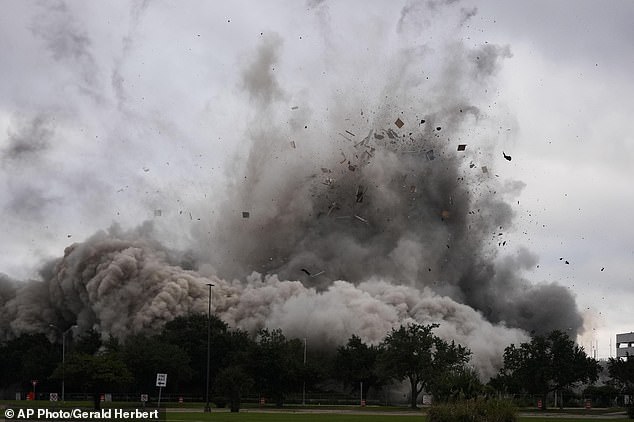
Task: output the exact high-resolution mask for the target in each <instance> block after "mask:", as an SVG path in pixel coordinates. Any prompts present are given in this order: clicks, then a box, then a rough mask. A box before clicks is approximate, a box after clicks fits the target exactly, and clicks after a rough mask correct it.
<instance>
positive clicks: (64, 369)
mask: <svg viewBox="0 0 634 422" xmlns="http://www.w3.org/2000/svg"><path fill="white" fill-rule="evenodd" d="M48 326H49V327H52V328H55V329H56V330H58V331H61V332H62V402H63V403H65V402H66V391H65V390H66V334H68V333H69V332H70V330H72V329H73V328H76V327H77V325H71V326H70V327H69V328H68V329H67V330H66V331H62V330H61V329H60V328H59V327H58V326H57V325H55V324H48Z"/></svg>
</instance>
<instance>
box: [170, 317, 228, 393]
mask: <svg viewBox="0 0 634 422" xmlns="http://www.w3.org/2000/svg"><path fill="white" fill-rule="evenodd" d="M209 323H210V325H211V342H210V343H211V357H210V367H209V372H210V377H211V379H212V380H213V379H214V378H215V376H216V375H217V374H218V372H219V371H220V369H221V368H223V367H224V366H226V365H224V360H225V358H226V357H227V356H229V355H231V354H232V352H233V350H232V349H231V344H230V340H229V338H228V334H227V333H228V330H227V324H226V323H225V322H224V321H222V320H221V319H219V318H218V317H216V316H214V315H212V316H211V321H209ZM207 324H208V321H207V314H189V315H183V316H180V317H177V318H175V319H173V320H172V321H170V322H168V323H166V324H165V326H164V327H163V330H162V332H161V334H160V337H159V338H160V340H161V341H164V342H165V343H169V344H173V345H176V346H178V347H180V348H181V349H182V350H184V351H185V353H186V354H187V356H188V357H189V366H190V368H191V370H192V377H191V380H190V381H189V382H188V383H187V384H186V383H184V382H183V387H186V386H188V387H189V388H188V390H189V391H190V392H193V393H198V394H200V392H204V391H205V390H206V385H207V384H206V382H207V376H206V374H207ZM211 385H212V386H213V382H212V383H211Z"/></svg>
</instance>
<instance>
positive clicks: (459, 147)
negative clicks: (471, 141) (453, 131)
mask: <svg viewBox="0 0 634 422" xmlns="http://www.w3.org/2000/svg"><path fill="white" fill-rule="evenodd" d="M466 148H467V144H460V145H458V151H464V150H465V149H466Z"/></svg>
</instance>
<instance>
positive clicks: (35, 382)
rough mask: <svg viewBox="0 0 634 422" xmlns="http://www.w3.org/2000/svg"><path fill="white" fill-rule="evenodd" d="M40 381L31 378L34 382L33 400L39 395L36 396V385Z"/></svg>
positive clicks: (32, 382)
mask: <svg viewBox="0 0 634 422" xmlns="http://www.w3.org/2000/svg"><path fill="white" fill-rule="evenodd" d="M38 382H39V381H38V380H31V384H33V400H36V399H37V397H36V396H35V386H36V385H37V383H38Z"/></svg>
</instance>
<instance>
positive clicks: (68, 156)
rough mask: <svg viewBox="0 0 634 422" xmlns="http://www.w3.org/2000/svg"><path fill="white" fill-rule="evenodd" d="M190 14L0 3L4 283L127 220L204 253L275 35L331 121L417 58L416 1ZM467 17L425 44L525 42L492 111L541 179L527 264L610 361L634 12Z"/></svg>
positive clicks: (628, 262)
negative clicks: (199, 233)
mask: <svg viewBox="0 0 634 422" xmlns="http://www.w3.org/2000/svg"><path fill="white" fill-rule="evenodd" d="M438 3H439V5H440V2H438ZM186 4H187V6H188V7H187V8H184V7H183V3H182V2H168V1H147V0H146V1H130V2H126V1H118V2H108V3H105V2H80V1H74V2H63V1H46V2H35V1H17V0H16V1H8V0H0V7H1V8H2V13H0V69H2V72H1V76H2V77H1V78H0V207H1V208H2V216H3V218H2V219H1V220H0V272H3V273H6V274H8V275H10V276H11V277H13V278H17V279H22V280H26V279H29V278H37V269H38V267H39V265H41V263H42V262H43V261H45V260H47V259H50V258H52V257H57V256H60V255H62V254H63V251H64V248H65V247H66V246H68V245H69V244H70V243H72V242H75V241H81V240H83V239H85V238H86V237H88V236H90V235H91V234H93V233H94V232H95V231H97V230H99V229H104V228H107V227H109V226H110V225H111V224H113V223H115V222H116V223H119V224H121V225H122V226H124V227H134V226H136V225H138V224H140V223H141V222H143V221H144V220H147V219H153V220H155V221H156V222H157V225H159V228H161V229H162V230H163V232H164V233H166V235H165V238H168V239H169V242H168V243H169V246H170V247H173V248H177V249H178V248H187V247H188V242H189V241H190V240H191V239H189V235H188V233H189V232H190V230H192V227H191V224H193V223H192V222H195V221H198V219H199V218H200V219H203V220H204V219H211V218H213V212H214V207H215V206H216V205H217V204H218V203H219V202H220V201H222V197H223V195H224V189H225V186H226V184H227V181H228V180H229V179H230V178H231V176H232V174H233V172H234V169H235V168H236V167H235V166H236V164H235V163H236V162H238V163H239V162H240V159H241V157H242V158H243V157H244V154H246V151H245V149H246V148H245V147H244V144H243V138H244V134H245V133H248V131H249V128H248V121H249V119H248V115H249V107H248V105H249V98H248V97H247V96H246V95H245V94H244V92H243V90H242V89H241V86H240V84H241V79H240V69H242V68H244V66H245V64H246V63H247V62H248V61H249V59H250V58H251V57H252V56H253V54H254V51H255V50H256V48H257V46H258V45H259V43H260V42H261V41H262V38H263V37H277V39H278V40H279V43H281V44H282V47H281V51H282V57H281V58H280V60H279V63H280V66H279V68H276V69H275V70H274V71H275V72H277V75H278V79H279V80H280V81H282V82H281V84H282V85H283V86H282V87H281V88H280V92H283V94H281V95H282V96H283V100H284V101H286V103H287V104H288V106H289V108H290V107H291V106H295V105H297V104H301V103H302V102H306V101H307V99H310V101H311V103H310V106H311V108H312V110H313V111H312V112H311V113H313V114H312V115H311V114H307V115H305V118H306V120H307V121H310V120H311V118H312V119H315V116H318V115H319V110H321V109H324V108H326V107H328V104H327V103H326V100H327V98H328V97H327V96H320V92H321V91H326V90H328V91H331V92H337V93H341V97H342V98H344V99H345V96H346V95H348V93H352V92H354V95H355V96H360V95H363V93H364V89H366V88H367V87H366V86H365V85H364V84H369V83H371V81H373V80H376V79H380V77H381V70H382V66H383V64H382V61H383V60H387V56H386V55H385V54H384V53H385V52H386V51H390V50H391V49H398V48H407V47H410V46H407V45H405V46H404V45H402V44H399V43H401V42H402V41H403V39H402V38H398V37H396V35H395V34H396V32H397V27H398V26H399V25H404V24H407V22H403V21H402V20H401V14H402V10H403V9H404V8H405V9H407V8H410V10H412V9H414V10H415V8H416V7H415V6H416V4H417V2H404V1H395V2H386V1H354V2H353V1H338V2H336V1H332V2H330V1H316V0H313V1H308V2H301V1H272V2H259V1H251V2H248V1H243V2H237V1H236V2H234V1H231V2H222V3H221V2H187V3H186ZM439 7H440V6H439ZM451 7H452V8H453V9H452V10H455V11H457V12H456V13H458V12H460V13H462V15H463V16H464V19H465V25H464V26H463V29H461V30H460V33H459V34H456V31H458V29H457V28H456V27H455V26H453V25H444V21H443V19H444V18H445V17H444V15H443V13H444V12H443V13H440V12H439V13H438V14H430V15H429V17H428V21H427V23H428V25H429V26H430V28H432V29H431V32H426V33H425V34H426V35H425V36H426V37H428V38H426V39H424V40H423V39H418V40H416V39H413V40H412V42H413V44H412V45H411V47H414V46H415V45H417V44H416V43H427V42H428V43H429V45H432V46H433V45H434V42H435V41H434V37H436V39H443V38H446V37H456V39H457V40H460V41H461V42H463V43H465V44H467V45H469V46H476V45H481V44H483V43H491V44H498V45H502V46H505V45H508V46H509V48H510V52H511V56H510V57H508V58H506V59H505V60H504V62H503V64H502V67H501V71H500V73H499V74H498V76H497V79H496V82H495V89H496V91H497V92H496V96H495V103H494V104H491V110H492V111H491V113H496V114H497V115H498V116H499V122H500V127H499V131H498V134H497V135H496V136H497V137H498V138H499V139H498V140H497V141H496V142H497V144H496V145H498V146H499V147H500V148H499V149H497V148H496V149H495V151H493V153H494V156H493V157H495V160H496V162H495V169H496V174H497V176H498V177H500V178H501V179H502V180H509V181H512V180H519V181H522V182H524V183H525V185H526V186H525V187H524V189H523V190H522V192H521V194H520V195H519V196H518V197H517V198H515V199H516V201H518V202H517V203H516V204H515V211H516V213H517V217H516V225H515V227H514V228H513V233H512V234H509V237H508V239H509V241H510V243H512V245H513V248H509V251H515V250H517V248H519V247H521V246H526V247H527V248H529V249H530V250H531V251H532V252H533V253H535V254H536V255H537V256H538V257H539V263H538V267H537V266H536V267H535V268H534V269H533V270H532V271H529V272H527V273H526V274H525V276H526V277H527V278H529V279H530V280H533V281H534V282H541V281H557V282H559V283H561V284H562V285H564V286H566V287H568V288H570V289H571V290H572V291H573V292H574V293H575V295H576V297H577V301H578V304H579V307H580V308H581V309H583V310H584V317H585V318H586V334H585V335H584V336H583V337H582V338H581V339H580V341H581V343H582V345H584V346H585V347H586V349H587V350H592V347H593V346H592V345H591V344H592V342H593V341H598V356H599V357H607V356H608V355H609V354H610V349H609V345H610V339H612V350H613V348H614V340H613V339H614V335H615V334H616V333H618V332H629V331H632V330H634V308H633V307H632V303H633V300H632V296H633V294H634V285H633V284H632V262H634V241H633V240H632V239H634V226H633V225H632V223H631V218H630V217H631V216H632V215H634V189H632V187H631V186H630V181H631V180H632V179H633V178H634V171H633V170H632V167H631V166H632V163H634V135H633V131H632V123H631V122H632V115H633V114H634V78H632V69H634V43H632V40H634V26H633V25H632V22H634V3H632V2H631V1H626V0H624V1H610V2H599V1H578V0H574V1H572V0H571V1H531V2H519V1H518V2H509V1H478V2H477V4H476V2H473V1H464V2H461V3H459V5H458V6H456V5H451ZM426 10H427V9H426ZM423 21H425V20H424V19H423ZM429 34H432V35H429ZM350 69H354V70H355V72H352V71H350ZM368 92H372V90H371V89H369V88H368ZM374 101H376V98H368V100H367V110H371V109H372V108H373V107H374V106H375V103H374ZM303 109H304V108H302V109H300V110H299V112H302V110H303ZM502 150H504V152H505V153H507V154H510V155H511V156H512V161H510V162H507V161H506V160H504V158H503V157H502ZM156 210H161V218H160V219H157V218H156V217H155V211H156ZM183 210H184V214H185V215H186V216H187V218H181V217H182V214H180V211H183ZM190 213H191V218H190V216H189V214H190ZM167 234H169V235H167ZM165 238H164V239H163V240H164V241H165ZM509 253H513V252H509ZM560 258H563V259H560ZM566 261H567V262H568V264H566ZM602 269H604V270H602ZM612 353H613V352H612ZM613 354H614V353H613Z"/></svg>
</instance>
